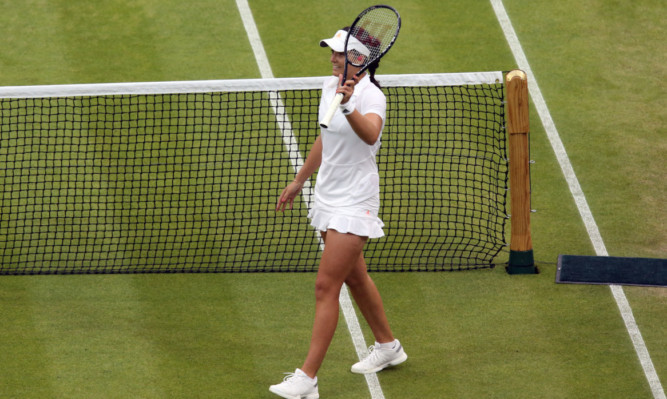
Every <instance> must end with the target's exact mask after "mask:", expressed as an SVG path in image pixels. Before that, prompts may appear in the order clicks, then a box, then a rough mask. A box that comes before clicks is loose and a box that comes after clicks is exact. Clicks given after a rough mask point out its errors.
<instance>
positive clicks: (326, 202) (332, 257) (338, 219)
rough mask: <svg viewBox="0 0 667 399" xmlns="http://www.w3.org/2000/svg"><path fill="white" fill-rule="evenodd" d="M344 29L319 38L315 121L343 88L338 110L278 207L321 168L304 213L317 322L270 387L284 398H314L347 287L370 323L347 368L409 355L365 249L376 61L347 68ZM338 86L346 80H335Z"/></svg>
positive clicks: (370, 367) (373, 224) (370, 211)
mask: <svg viewBox="0 0 667 399" xmlns="http://www.w3.org/2000/svg"><path fill="white" fill-rule="evenodd" d="M346 36H347V31H346V30H345V29H344V30H340V31H338V32H337V33H336V35H334V37H332V38H330V39H326V40H322V41H321V42H320V46H321V47H329V48H330V49H331V64H332V65H333V76H332V77H331V78H330V79H328V80H327V81H326V82H325V84H324V87H323V90H322V99H321V102H320V108H319V116H320V118H321V117H322V116H323V114H324V113H326V111H327V110H328V109H329V105H330V103H331V102H332V100H333V98H334V96H335V94H336V93H343V100H342V101H341V105H340V112H336V114H335V116H334V117H333V119H332V120H331V123H330V124H329V127H328V128H322V130H321V133H320V135H319V136H318V138H317V139H316V140H315V142H314V143H313V146H312V147H311V149H310V153H309V154H308V157H307V158H306V161H305V163H304V165H303V167H302V168H301V169H300V170H299V172H298V173H297V175H296V178H295V179H294V181H293V182H291V183H290V184H289V185H287V187H286V188H285V189H284V190H283V192H282V193H281V195H280V198H279V199H278V203H277V205H276V211H284V210H285V208H286V207H288V206H289V208H290V209H292V204H293V203H294V199H295V198H296V196H297V195H298V194H299V193H300V192H301V189H302V188H303V185H304V182H305V181H306V180H307V179H308V178H310V176H311V175H312V174H313V173H314V172H315V171H316V170H317V169H318V168H319V171H318V175H317V184H316V185H315V201H314V204H313V206H312V209H311V211H310V214H309V215H308V217H309V218H310V219H311V225H312V226H313V227H315V228H316V229H317V230H319V231H320V234H321V235H322V238H323V240H324V244H325V245H324V251H323V252H322V257H321V260H320V265H319V270H318V273H317V278H316V282H315V320H314V324H313V331H312V336H311V342H310V348H309V351H308V355H307V356H306V359H305V361H304V363H303V365H302V366H301V368H298V369H296V371H295V372H294V373H291V374H289V375H288V376H287V377H285V379H284V381H283V382H282V383H280V384H277V385H272V386H271V387H270V391H271V392H273V393H275V394H277V395H279V396H281V397H283V398H293V399H295V398H299V399H301V398H307V399H316V398H319V393H318V385H317V377H316V375H317V372H318V370H319V368H320V366H321V365H322V362H323V360H324V356H325V354H326V352H327V349H328V348H329V344H330V343H331V340H332V338H333V335H334V332H335V330H336V325H337V323H338V317H339V294H340V290H341V288H342V285H343V283H345V284H347V286H348V287H349V289H350V291H351V292H352V296H353V297H354V300H355V301H356V303H357V304H358V306H359V309H360V310H361V312H362V314H363V316H364V318H365V319H366V321H367V322H368V324H369V326H370V328H371V330H372V332H373V335H374V336H375V341H376V342H375V345H374V346H372V347H371V352H370V355H369V356H368V357H366V358H365V359H363V360H361V361H360V362H358V363H356V364H354V365H353V366H352V372H354V373H374V372H378V371H380V370H382V369H384V368H386V367H389V366H395V365H398V364H400V363H402V362H404V361H405V360H406V359H407V355H406V354H405V352H404V350H403V348H402V346H401V343H400V342H399V341H398V340H397V339H395V338H394V336H393V334H392V331H391V329H390V327H389V322H388V320H387V317H386V315H385V311H384V306H383V304H382V299H381V297H380V293H379V292H378V289H377V288H376V286H375V284H374V283H373V280H371V277H370V276H369V275H368V273H367V271H366V262H365V260H364V256H363V252H362V250H363V247H364V245H365V244H366V241H367V240H368V239H371V238H379V237H382V236H383V235H384V232H383V231H382V227H383V223H382V221H381V220H380V219H379V218H378V211H379V208H380V183H379V181H380V179H379V175H378V168H377V165H376V163H375V154H376V153H377V151H378V149H379V148H380V137H381V134H382V128H383V126H384V119H385V114H386V100H385V96H384V94H383V92H382V91H381V90H380V89H379V84H378V83H377V81H375V77H374V75H375V70H376V68H377V66H378V65H377V63H376V64H375V65H373V66H371V67H370V68H369V69H368V73H367V72H364V73H362V74H361V76H359V77H357V76H355V74H356V73H357V72H358V71H359V69H360V68H356V67H354V66H352V65H348V69H347V76H346V77H345V78H343V70H344V66H345V62H346V61H345V55H344V54H343V51H344V43H345V39H346ZM350 49H352V50H356V51H357V52H358V53H361V54H364V53H366V54H367V53H368V49H367V48H366V47H365V46H364V44H363V43H361V42H360V41H358V40H356V39H355V38H354V37H351V38H350V42H349V43H348V51H350ZM341 83H344V84H342V85H341Z"/></svg>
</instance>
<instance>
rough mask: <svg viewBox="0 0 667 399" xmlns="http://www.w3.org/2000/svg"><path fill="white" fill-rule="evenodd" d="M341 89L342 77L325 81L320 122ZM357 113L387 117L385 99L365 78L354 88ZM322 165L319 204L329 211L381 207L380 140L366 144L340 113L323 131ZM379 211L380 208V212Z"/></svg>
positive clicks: (316, 189)
mask: <svg viewBox="0 0 667 399" xmlns="http://www.w3.org/2000/svg"><path fill="white" fill-rule="evenodd" d="M337 86H338V77H336V76H331V78H330V79H327V80H325V82H324V87H323V88H322V100H321V101H320V109H319V118H320V119H322V117H323V116H324V114H325V113H326V111H327V110H328V109H329V105H330V104H331V102H332V101H333V98H334V97H335V94H336V87H337ZM353 96H354V97H355V101H356V109H357V110H358V111H359V112H361V113H362V114H364V115H365V114H367V113H369V112H372V113H375V114H378V115H380V117H382V121H383V122H382V127H383V128H384V120H385V117H386V110H387V103H386V99H385V95H384V93H383V92H382V90H380V89H379V88H378V87H377V86H375V85H374V84H373V82H371V80H370V78H369V76H368V75H366V76H364V77H363V78H362V79H361V80H360V81H359V83H358V84H357V85H356V86H355V87H354V94H353ZM320 135H321V138H322V164H321V165H320V168H319V171H318V174H317V182H316V184H315V203H316V204H317V203H320V204H322V205H324V206H326V207H335V208H338V207H351V208H357V207H365V206H366V205H367V204H369V203H372V204H377V205H376V206H377V207H378V208H379V205H380V177H379V174H378V168H377V164H376V163H375V155H376V154H377V151H378V150H379V149H380V139H379V138H378V140H377V142H376V143H375V144H373V145H368V144H366V143H365V142H364V141H363V140H361V139H360V138H359V136H357V134H356V133H355V132H354V131H353V130H352V127H351V126H350V124H349V123H348V122H347V119H346V118H345V116H344V115H343V114H342V112H340V111H336V113H335V114H334V117H333V119H331V123H330V124H329V127H328V128H322V130H321V134H320ZM376 209H377V208H376Z"/></svg>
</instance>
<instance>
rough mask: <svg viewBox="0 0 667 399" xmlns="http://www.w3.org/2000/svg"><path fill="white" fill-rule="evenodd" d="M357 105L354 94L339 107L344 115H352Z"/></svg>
mask: <svg viewBox="0 0 667 399" xmlns="http://www.w3.org/2000/svg"><path fill="white" fill-rule="evenodd" d="M355 106H356V99H355V98H354V96H352V97H350V99H349V100H347V102H346V103H345V104H341V105H339V106H338V107H340V112H342V113H343V115H350V114H351V113H352V112H354V109H355Z"/></svg>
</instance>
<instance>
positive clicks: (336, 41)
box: [320, 30, 371, 57]
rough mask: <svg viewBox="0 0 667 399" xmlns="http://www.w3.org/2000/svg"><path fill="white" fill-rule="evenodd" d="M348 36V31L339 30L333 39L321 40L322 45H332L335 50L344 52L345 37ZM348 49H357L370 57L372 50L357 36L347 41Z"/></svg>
mask: <svg viewBox="0 0 667 399" xmlns="http://www.w3.org/2000/svg"><path fill="white" fill-rule="evenodd" d="M346 38H347V32H345V31H344V30H339V31H338V32H336V34H335V35H334V37H332V38H331V39H323V40H320V47H327V46H329V47H331V49H332V50H333V51H336V52H339V53H342V52H343V51H344V50H345V39H346ZM347 49H348V51H349V50H357V51H358V52H359V53H361V54H363V55H365V56H366V57H368V56H369V55H370V54H371V52H370V50H368V47H366V46H364V45H363V44H362V43H361V42H360V41H359V40H357V38H356V37H354V36H352V37H350V41H349V42H348V43H347Z"/></svg>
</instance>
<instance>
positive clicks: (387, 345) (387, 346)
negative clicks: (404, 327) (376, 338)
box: [375, 340, 396, 349]
mask: <svg viewBox="0 0 667 399" xmlns="http://www.w3.org/2000/svg"><path fill="white" fill-rule="evenodd" d="M375 343H376V344H377V345H379V346H380V349H394V347H395V346H396V340H393V341H391V342H386V343H384V344H381V343H379V342H375Z"/></svg>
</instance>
